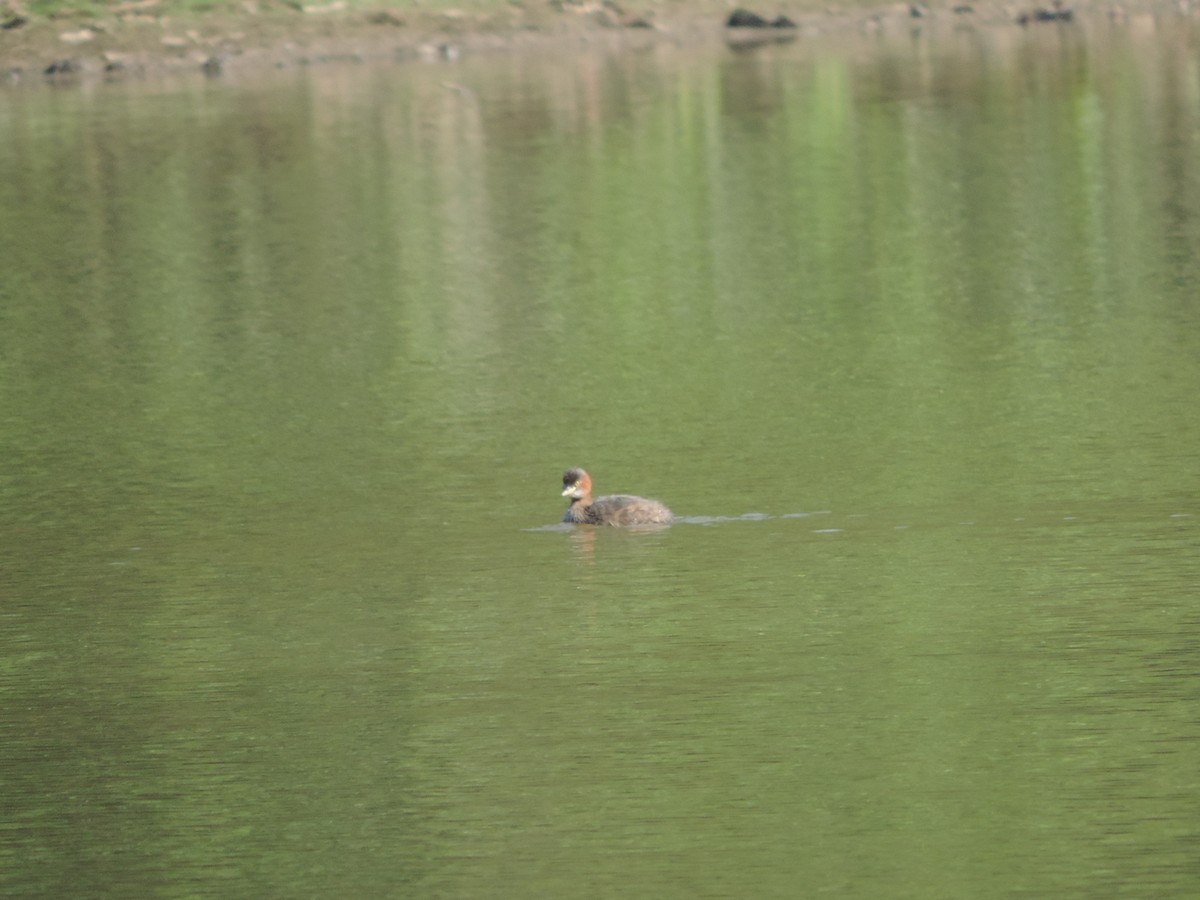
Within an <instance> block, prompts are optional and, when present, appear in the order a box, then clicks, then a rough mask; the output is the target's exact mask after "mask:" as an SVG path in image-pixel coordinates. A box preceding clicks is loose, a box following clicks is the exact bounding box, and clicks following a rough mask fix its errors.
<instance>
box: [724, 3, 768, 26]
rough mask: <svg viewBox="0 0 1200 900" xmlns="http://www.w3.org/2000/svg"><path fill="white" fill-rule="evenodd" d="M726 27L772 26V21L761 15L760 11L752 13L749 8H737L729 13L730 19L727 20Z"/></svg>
mask: <svg viewBox="0 0 1200 900" xmlns="http://www.w3.org/2000/svg"><path fill="white" fill-rule="evenodd" d="M725 27H726V28H770V27H771V23H770V22H768V21H767V20H766V19H764V18H763V17H762V16H760V15H759V14H758V13H752V12H750V10H748V9H741V8H740V7H739V8H738V9H735V10H734V11H733V12H731V13H730V14H729V19H728V21H726V22H725Z"/></svg>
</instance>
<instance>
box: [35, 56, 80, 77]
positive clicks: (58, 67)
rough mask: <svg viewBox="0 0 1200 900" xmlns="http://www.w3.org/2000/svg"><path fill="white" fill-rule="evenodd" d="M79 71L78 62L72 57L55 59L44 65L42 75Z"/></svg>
mask: <svg viewBox="0 0 1200 900" xmlns="http://www.w3.org/2000/svg"><path fill="white" fill-rule="evenodd" d="M78 71H79V63H77V62H76V61H75V60H73V59H56V60H55V61H54V62H52V63H50V65H48V66H46V69H45V71H44V72H43V73H42V74H44V75H74V74H76V73H77V72H78Z"/></svg>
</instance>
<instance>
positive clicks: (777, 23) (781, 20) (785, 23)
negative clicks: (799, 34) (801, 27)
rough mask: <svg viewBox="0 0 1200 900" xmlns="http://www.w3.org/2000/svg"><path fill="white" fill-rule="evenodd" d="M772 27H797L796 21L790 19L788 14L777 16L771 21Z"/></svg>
mask: <svg viewBox="0 0 1200 900" xmlns="http://www.w3.org/2000/svg"><path fill="white" fill-rule="evenodd" d="M771 27H772V28H795V27H796V23H795V22H793V21H792V20H791V19H789V18H788V17H787V16H783V15H780V16H776V17H775V20H774V21H772V22H771Z"/></svg>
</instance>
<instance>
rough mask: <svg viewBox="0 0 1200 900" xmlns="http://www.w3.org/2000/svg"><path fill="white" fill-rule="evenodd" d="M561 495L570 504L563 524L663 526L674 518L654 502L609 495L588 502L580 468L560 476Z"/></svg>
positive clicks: (589, 491) (586, 480) (587, 488)
mask: <svg viewBox="0 0 1200 900" xmlns="http://www.w3.org/2000/svg"><path fill="white" fill-rule="evenodd" d="M562 493H563V496H564V497H570V498H571V505H570V506H568V507H567V511H566V514H565V515H563V521H564V522H573V523H575V524H576V525H617V526H624V525H666V524H668V523H670V522H671V521H672V520H673V519H674V518H675V517H674V516H673V515H672V514H671V511H670V510H669V509H667V508H666V507H665V506H663V505H662V504H661V503H659V502H658V501H657V500H647V499H646V498H645V497H634V496H631V495H629V494H612V495H610V496H608V497H597V498H595V499H594V500H593V499H592V477H591V476H590V475H588V473H587V472H585V471H584V470H583V469H567V471H566V473H564V474H563V492H562Z"/></svg>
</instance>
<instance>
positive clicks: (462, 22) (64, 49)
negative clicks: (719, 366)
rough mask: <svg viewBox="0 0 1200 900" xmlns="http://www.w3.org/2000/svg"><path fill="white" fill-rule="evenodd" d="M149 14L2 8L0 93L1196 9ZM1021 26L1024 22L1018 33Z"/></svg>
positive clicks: (312, 8)
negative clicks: (33, 12) (754, 14)
mask: <svg viewBox="0 0 1200 900" xmlns="http://www.w3.org/2000/svg"><path fill="white" fill-rule="evenodd" d="M158 8H159V0H132V2H126V3H121V4H118V5H116V6H113V7H110V8H109V11H108V12H107V13H106V14H105V15H104V16H100V17H93V16H84V15H82V14H78V13H76V14H71V15H66V16H61V17H57V18H38V17H31V16H30V17H25V16H24V15H23V14H21V15H18V13H14V12H13V7H11V6H10V7H4V6H3V5H2V0H0V13H3V14H2V15H0V85H3V86H6V87H11V86H14V85H20V84H47V83H48V84H55V83H64V82H65V83H73V82H82V81H94V80H97V79H101V80H106V81H108V80H112V81H120V80H127V79H132V80H145V79H153V78H157V77H162V76H168V75H187V74H189V73H190V74H192V75H196V76H206V77H221V76H223V75H237V76H239V77H240V76H247V75H249V76H253V74H254V73H255V72H263V71H267V70H280V69H287V68H292V67H304V66H311V65H322V64H332V63H360V62H373V61H385V60H393V61H404V60H415V61H427V62H438V61H441V62H453V61H454V60H457V59H459V58H460V57H462V56H464V55H468V54H469V55H472V56H476V55H484V54H496V53H510V52H547V51H553V50H554V49H556V48H558V49H562V50H568V51H569V50H574V49H577V48H579V47H588V48H615V49H620V48H622V47H625V46H645V45H646V44H647V43H648V42H650V43H653V42H668V43H671V44H675V45H681V46H689V45H699V44H702V43H710V42H725V43H727V44H729V45H731V46H735V47H736V46H740V45H755V44H760V43H774V42H780V41H790V40H794V39H797V38H805V39H814V38H817V39H819V38H822V37H831V38H832V37H835V36H837V37H845V36H853V35H856V34H861V35H867V34H872V33H878V32H884V31H889V32H897V33H899V32H903V31H904V30H908V31H915V30H917V29H925V28H929V29H939V28H947V27H949V28H954V29H974V28H1011V29H1022V28H1029V29H1046V28H1083V27H1086V26H1085V23H1088V22H1092V21H1095V20H1096V19H1097V18H1098V17H1099V18H1103V19H1107V20H1108V21H1110V22H1113V23H1117V24H1130V25H1133V26H1137V27H1138V30H1143V29H1144V27H1145V25H1146V21H1147V20H1149V22H1150V26H1151V27H1157V24H1158V20H1159V19H1161V18H1163V17H1165V16H1173V17H1182V18H1195V17H1197V16H1198V15H1200V2H1197V3H1196V5H1195V7H1194V8H1193V6H1192V0H1170V2H1164V0H1159V2H1151V3H1141V4H1138V5H1136V6H1118V5H1117V4H1115V3H1095V2H1089V3H1085V4H1081V5H1078V6H1075V7H1074V8H1073V9H1072V10H1071V18H1070V20H1065V21H1037V20H1035V19H1033V18H1032V16H1033V14H1034V12H1035V11H1036V10H1038V9H1043V10H1045V11H1047V12H1049V13H1053V11H1054V10H1055V7H1053V6H1051V5H1050V4H1049V3H1044V4H1043V3H1039V2H1037V0H1033V2H1029V3H1021V4H1019V5H1018V4H1015V3H986V4H969V5H968V4H965V3H962V4H954V5H953V6H951V5H946V6H937V7H926V6H923V5H921V4H919V3H914V4H909V3H890V4H886V5H881V6H874V5H864V6H855V7H850V8H843V7H825V8H816V7H813V8H808V9H796V10H794V11H793V10H790V9H788V8H787V7H786V6H784V7H767V6H765V5H763V6H756V5H754V4H753V3H749V4H747V5H746V6H745V7H744V8H746V9H750V10H755V11H758V12H759V13H760V14H762V15H765V16H768V17H771V18H773V17H774V16H776V15H780V14H782V15H784V16H786V17H787V19H788V20H789V23H790V25H792V26H794V27H787V28H728V27H726V22H727V20H728V18H729V14H730V10H731V8H732V7H731V6H730V5H727V4H725V3H722V2H719V0H715V2H714V0H699V2H697V3H694V4H689V5H688V6H687V8H682V7H680V6H675V5H659V6H656V7H652V8H650V9H648V10H647V11H646V12H641V13H637V12H627V11H624V10H623V9H622V8H621V7H619V6H618V5H617V4H616V3H615V2H613V0H603V2H591V0H587V2H583V3H565V2H564V3H558V4H556V5H553V6H552V5H550V4H544V5H542V6H541V7H535V8H522V7H517V6H507V7H503V8H501V9H499V10H496V9H494V8H493V9H485V10H472V11H464V10H460V9H455V8H445V9H427V10H418V11H413V10H411V9H405V10H398V9H391V8H383V7H377V8H357V7H356V8H347V7H346V6H345V4H344V2H338V0H335V2H333V3H329V4H324V5H304V6H299V5H298V6H296V7H294V8H293V7H290V6H289V7H278V6H277V7H274V8H270V9H265V10H264V9H260V7H258V6H257V5H256V4H253V3H250V2H247V3H246V4H245V6H244V8H243V10H242V11H241V12H236V13H231V12H211V13H204V14H196V15H189V16H175V15H166V14H162V15H157V14H155V10H157V9H158ZM18 9H19V8H18ZM1060 9H1062V10H1065V9H1067V7H1065V6H1064V7H1061V8H1060ZM5 10H7V11H5ZM1022 15H1025V16H1029V17H1030V18H1029V19H1028V20H1027V21H1026V22H1024V23H1022V22H1020V21H1019V19H1020V17H1021V16H1022ZM14 16H18V18H16V19H15V18H13V17H14ZM1064 18H1065V17H1064ZM14 23H15V24H14Z"/></svg>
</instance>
